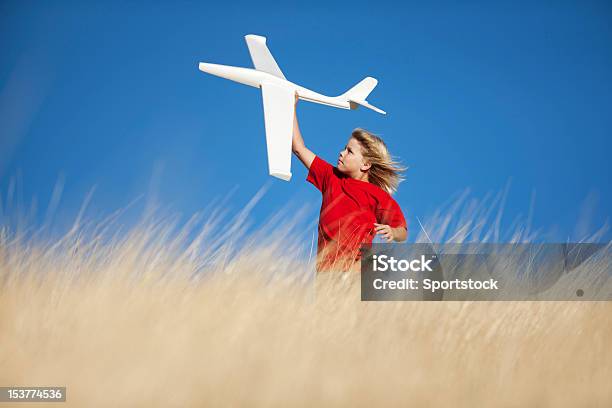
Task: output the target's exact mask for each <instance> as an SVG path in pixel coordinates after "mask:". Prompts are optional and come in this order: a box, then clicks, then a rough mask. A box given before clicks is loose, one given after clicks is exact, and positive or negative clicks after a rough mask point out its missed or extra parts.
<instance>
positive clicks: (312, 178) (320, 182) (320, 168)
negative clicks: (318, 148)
mask: <svg viewBox="0 0 612 408" xmlns="http://www.w3.org/2000/svg"><path fill="white" fill-rule="evenodd" d="M333 173H334V167H333V166H332V165H331V164H329V163H328V162H326V161H325V160H323V159H321V158H319V156H315V158H314V160H313V161H312V163H311V164H310V169H309V170H308V177H307V178H306V181H309V182H311V183H312V184H313V185H314V186H315V187H316V188H318V189H319V190H320V191H321V192H323V191H325V190H326V189H327V186H328V185H329V179H330V178H331V177H332V175H333Z"/></svg>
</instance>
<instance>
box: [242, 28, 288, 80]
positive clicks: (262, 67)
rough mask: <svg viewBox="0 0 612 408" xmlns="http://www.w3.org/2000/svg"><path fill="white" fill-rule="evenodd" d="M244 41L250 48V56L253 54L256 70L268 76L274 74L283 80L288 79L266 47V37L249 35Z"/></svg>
mask: <svg viewBox="0 0 612 408" xmlns="http://www.w3.org/2000/svg"><path fill="white" fill-rule="evenodd" d="M244 39H245V40H246V43H247V47H249V54H251V59H252V60H253V65H254V66H255V69H257V70H258V71H263V72H267V73H268V74H272V75H274V76H276V77H279V78H282V79H287V78H285V76H284V75H283V72H282V71H281V70H280V68H279V67H278V64H277V63H276V61H275V60H274V57H273V56H272V54H271V53H270V50H269V49H268V47H267V46H266V37H262V36H260V35H254V34H249V35H247V36H245V37H244Z"/></svg>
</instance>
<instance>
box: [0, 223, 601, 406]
mask: <svg viewBox="0 0 612 408" xmlns="http://www.w3.org/2000/svg"><path fill="white" fill-rule="evenodd" d="M232 225H238V223H234V224H232ZM98 227H100V226H96V228H95V231H96V232H95V233H91V234H87V233H84V232H83V231H82V229H81V228H80V227H79V228H75V229H73V230H72V231H71V232H70V233H68V234H67V235H66V236H65V237H64V238H63V239H62V240H59V241H55V242H49V241H45V240H37V239H34V238H27V239H26V238H23V237H22V238H19V237H16V236H14V235H11V234H8V232H7V231H6V230H4V231H3V234H0V285H1V286H0V288H1V292H0V385H4V386H8V385H11V386H43V385H48V386H52V385H53V386H66V387H67V404H66V405H68V406H75V407H83V406H104V407H112V406H142V407H145V406H146V407H152V406H228V405H229V406H270V405H273V406H317V405H334V406H373V405H385V406H458V407H461V406H465V407H475V406H507V407H525V406H537V407H545V406H555V407H557V406H562V407H563V406H567V407H575V406H602V407H603V406H612V386H611V385H610V384H611V383H612V382H611V381H612V380H611V379H612V354H611V353H610V345H611V344H612V303H610V302H439V303H436V302H360V300H359V295H358V293H357V291H356V287H355V282H352V281H351V279H348V280H343V276H341V275H329V274H327V275H324V276H321V277H320V278H319V279H318V281H315V279H314V276H313V275H314V273H313V272H312V262H310V263H308V262H305V261H304V260H302V259H301V258H299V257H297V256H296V255H295V251H296V250H298V249H299V248H298V247H297V246H295V242H294V240H291V239H290V238H289V237H290V236H291V228H289V227H288V228H286V229H283V230H279V229H276V230H275V231H276V232H275V233H274V234H269V233H266V234H259V235H258V234H257V233H255V234H253V235H250V237H240V234H238V233H237V231H236V230H234V231H225V232H227V234H226V235H221V236H218V237H217V238H215V239H213V238H212V234H211V231H218V229H216V227H215V226H214V225H211V224H205V225H204V227H203V228H202V233H201V234H190V232H189V231H188V230H189V228H183V229H181V230H179V232H178V233H177V234H173V233H172V226H171V225H169V224H168V223H164V222H161V223H160V222H158V223H147V224H146V225H139V226H136V227H134V228H132V229H131V230H130V231H127V232H125V233H122V234H119V235H113V234H110V235H109V233H108V232H109V231H112V229H108V228H107V226H104V227H100V228H98ZM101 231H102V232H104V231H106V232H105V233H102V232H101ZM192 232H193V230H192ZM105 234H106V235H105ZM109 236H111V238H108V237H109ZM232 236H234V237H236V236H238V237H240V238H239V239H240V240H241V242H243V243H246V244H245V245H244V246H243V247H242V248H241V249H239V250H238V251H237V252H235V251H233V250H232V248H231V247H230V245H229V244H227V242H230V241H231V239H230V238H229V237H232ZM105 237H106V238H105ZM309 244H310V243H309ZM234 249H235V248H234ZM277 256H278V257H277ZM327 280H331V282H330V281H327ZM42 405H43V404H40V403H37V404H32V406H42ZM19 406H23V407H25V406H28V405H27V404H23V405H21V404H20V405H19ZM51 406H59V405H57V404H56V405H51Z"/></svg>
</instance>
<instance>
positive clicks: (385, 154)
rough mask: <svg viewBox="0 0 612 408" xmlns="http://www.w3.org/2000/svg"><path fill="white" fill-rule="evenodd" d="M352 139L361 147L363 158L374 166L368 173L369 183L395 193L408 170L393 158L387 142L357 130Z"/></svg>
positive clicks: (362, 130)
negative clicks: (403, 174)
mask: <svg viewBox="0 0 612 408" xmlns="http://www.w3.org/2000/svg"><path fill="white" fill-rule="evenodd" d="M351 137H352V138H353V139H355V140H357V141H358V142H359V144H360V145H361V153H362V155H363V158H364V159H366V160H367V161H368V162H370V163H371V164H372V167H370V169H369V171H368V180H369V182H370V183H372V184H374V185H376V186H378V187H380V188H381V189H383V190H385V191H386V192H387V193H389V194H393V193H395V191H397V187H398V185H399V183H400V182H401V181H403V180H404V178H403V177H402V173H403V172H405V171H406V170H407V168H406V167H404V166H402V165H401V163H399V162H398V161H395V160H394V159H393V158H392V157H391V154H390V153H389V150H387V145H386V144H385V142H383V140H382V139H381V138H380V137H378V136H376V135H375V134H373V133H370V132H368V131H367V130H365V129H361V128H357V129H355V130H353V133H352V134H351Z"/></svg>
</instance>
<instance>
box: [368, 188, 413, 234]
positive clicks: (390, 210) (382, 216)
mask: <svg viewBox="0 0 612 408" xmlns="http://www.w3.org/2000/svg"><path fill="white" fill-rule="evenodd" d="M376 222H378V223H379V224H385V225H388V226H390V227H391V228H397V227H404V228H406V229H408V226H407V224H406V219H405V218H404V214H403V213H402V209H401V208H400V206H399V204H398V203H397V202H396V201H395V200H394V199H393V198H391V196H386V197H385V198H384V199H383V200H381V201H380V202H379V203H378V206H377V208H376Z"/></svg>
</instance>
